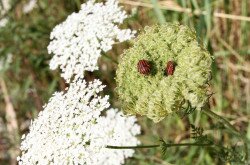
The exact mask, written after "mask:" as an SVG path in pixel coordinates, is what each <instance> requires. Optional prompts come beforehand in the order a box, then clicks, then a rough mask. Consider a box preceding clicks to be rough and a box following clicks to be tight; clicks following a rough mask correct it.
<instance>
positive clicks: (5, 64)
mask: <svg viewBox="0 0 250 165" xmlns="http://www.w3.org/2000/svg"><path fill="white" fill-rule="evenodd" d="M11 62H12V54H10V53H9V54H7V57H0V72H2V71H5V70H6V69H8V68H9V65H10V63H11Z"/></svg>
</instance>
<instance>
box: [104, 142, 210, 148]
mask: <svg viewBox="0 0 250 165" xmlns="http://www.w3.org/2000/svg"><path fill="white" fill-rule="evenodd" d="M164 145H165V146H166V147H180V146H210V145H213V144H211V143H180V144H175V143H174V144H173V143H165V144H164ZM160 146H161V145H160V144H156V145H138V146H110V145H108V146H106V148H110V149H137V148H156V147H160Z"/></svg>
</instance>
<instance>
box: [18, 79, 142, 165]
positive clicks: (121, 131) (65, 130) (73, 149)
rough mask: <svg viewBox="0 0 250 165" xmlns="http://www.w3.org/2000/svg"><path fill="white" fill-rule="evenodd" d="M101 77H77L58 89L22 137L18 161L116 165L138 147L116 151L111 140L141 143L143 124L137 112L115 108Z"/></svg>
mask: <svg viewBox="0 0 250 165" xmlns="http://www.w3.org/2000/svg"><path fill="white" fill-rule="evenodd" d="M103 88H104V85H102V84H101V82H100V81H99V80H94V81H93V82H90V83H88V84H87V83H86V82H85V81H84V80H83V79H78V80H77V81H74V82H72V83H71V84H70V87H69V88H68V89H67V91H66V92H65V93H63V92H57V93H55V94H54V95H53V97H52V98H51V99H50V100H49V103H48V104H47V105H45V106H44V110H43V111H41V112H40V113H39V115H38V118H37V119H35V120H34V121H33V122H32V123H31V126H30V132H29V133H28V134H27V135H26V136H23V142H22V143H21V151H22V155H21V156H20V157H18V161H19V164H20V165H22V164H36V165H44V164H87V165H105V164H107V165H112V164H113V165H117V164H122V163H124V159H125V158H128V157H131V156H132V154H133V152H134V151H133V150H112V149H107V148H105V147H106V146H107V145H137V144H138V143H139V141H138V140H137V139H136V138H135V135H137V134H139V133H140V127H139V126H138V125H137V124H135V122H136V119H135V118H134V117H128V118H127V117H123V115H122V113H121V112H117V110H114V109H110V110H107V112H106V115H105V116H101V113H102V112H103V111H104V110H106V109H107V108H108V107H109V103H108V96H104V97H101V96H99V93H100V92H101V91H102V90H103Z"/></svg>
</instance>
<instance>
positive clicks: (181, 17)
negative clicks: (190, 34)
mask: <svg viewBox="0 0 250 165" xmlns="http://www.w3.org/2000/svg"><path fill="white" fill-rule="evenodd" d="M4 1H6V0H0V6H1V5H3V4H4ZM9 2H10V3H11V5H10V8H9V10H8V11H7V12H3V8H1V7H0V14H1V15H0V20H2V19H6V18H7V19H8V22H7V24H6V25H5V26H2V27H0V59H1V61H2V62H1V61H0V164H1V165H5V164H16V161H15V159H16V156H17V155H18V154H19V150H18V148H19V145H20V138H21V135H22V134H25V133H27V132H28V127H29V124H30V120H31V119H34V118H35V117H36V116H37V114H38V113H39V111H41V110H42V106H43V105H44V104H45V103H46V102H47V101H48V99H49V98H50V96H51V95H52V93H53V92H55V91H58V90H64V89H65V87H66V86H67V84H65V82H64V80H63V79H62V78H60V71H59V70H57V71H51V70H50V69H49V65H48V63H49V60H50V59H51V56H52V55H48V53H47V45H48V43H49V35H50V32H51V30H52V29H53V27H54V26H55V25H57V24H58V23H60V22H62V21H63V20H65V19H66V17H67V16H68V15H69V14H70V13H72V12H75V11H78V10H79V8H80V4H81V3H84V2H85V1H82V0H37V3H36V6H35V8H34V9H33V10H32V11H29V12H23V7H24V6H25V4H27V3H28V0H10V1H9ZM120 4H121V5H123V6H124V9H125V10H126V11H127V12H128V13H129V14H130V15H131V17H130V18H129V19H127V20H126V22H125V23H124V25H123V26H124V27H129V28H131V29H135V30H139V32H140V31H141V30H142V29H143V28H144V27H145V26H147V25H152V24H156V23H163V22H165V21H168V22H177V21H178V22H180V23H181V24H185V25H188V26H190V27H192V28H194V29H195V30H196V31H197V36H198V37H199V38H200V40H201V41H203V42H204V44H205V46H206V47H207V49H208V50H209V51H210V53H211V54H212V55H213V56H214V57H215V60H214V64H213V66H212V77H213V78H212V82H211V86H210V88H211V90H212V91H213V93H214V94H213V95H212V96H211V98H210V101H209V103H210V107H211V110H213V111H215V112H216V113H217V114H220V115H222V116H224V117H225V118H227V119H228V120H229V121H230V123H231V124H233V125H234V126H235V127H236V128H237V129H238V130H240V131H241V132H243V133H244V134H245V135H246V137H247V139H248V142H249V144H250V124H249V119H250V10H249V8H250V1H249V0H161V1H157V0H120ZM1 9H2V11H1ZM129 46H130V44H129V43H128V42H127V43H122V44H117V45H115V46H114V48H113V49H112V50H111V51H109V52H108V53H107V54H105V55H104V56H102V58H101V59H100V60H99V66H100V70H99V71H95V72H93V73H86V75H87V76H86V78H87V79H88V80H92V79H94V78H99V79H101V80H102V81H103V82H104V84H106V85H107V88H106V89H105V91H104V93H105V94H109V95H110V96H111V99H110V101H111V103H112V106H113V107H118V108H119V105H120V103H119V101H118V99H117V96H116V94H115V93H114V88H115V86H116V84H115V80H114V77H115V71H116V68H117V62H118V61H119V58H120V55H121V54H122V52H123V50H124V49H127V48H128V47H129ZM138 120H139V123H140V125H141V126H142V135H141V136H140V137H139V138H140V139H141V141H142V143H145V144H152V143H157V142H158V140H159V138H163V139H164V140H166V141H168V142H174V143H182V142H187V141H190V132H191V129H190V124H194V125H195V126H198V127H202V128H203V129H204V130H205V131H204V132H205V134H209V135H212V136H213V139H214V140H215V141H216V142H218V143H221V144H223V145H224V146H225V147H227V146H233V145H238V144H240V143H241V142H240V141H239V140H238V139H237V138H235V137H233V136H232V135H231V134H229V133H228V132H227V131H226V130H225V129H224V127H223V126H221V125H219V124H218V122H217V121H214V120H211V119H210V118H208V117H207V116H205V115H204V114H202V113H201V112H194V113H192V114H190V115H188V116H186V117H183V118H181V117H179V116H178V115H173V116H171V117H167V118H166V119H165V120H163V121H161V122H160V123H157V124H154V123H153V122H152V121H150V120H149V119H147V118H146V117H139V116H138ZM191 141H192V140H191ZM220 154H222V153H218V152H217V153H216V152H215V150H213V149H212V148H209V147H206V148H204V147H181V148H169V149H168V150H167V154H166V155H165V156H164V157H162V155H161V150H160V149H159V148H158V149H140V150H137V151H136V154H135V155H134V157H133V158H131V159H129V160H127V162H126V164H129V165H160V164H162V165H168V164H178V165H182V164H185V165H191V164H192V165H210V164H211V165H212V164H238V163H233V162H231V163H229V161H227V159H226V160H225V159H223V158H222V157H221V155H220ZM223 154H224V158H225V157H226V156H228V157H230V155H229V154H228V155H226V154H227V153H223Z"/></svg>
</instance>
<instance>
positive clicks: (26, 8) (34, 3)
mask: <svg viewBox="0 0 250 165" xmlns="http://www.w3.org/2000/svg"><path fill="white" fill-rule="evenodd" d="M36 6H37V0H29V1H28V2H27V3H26V4H25V5H24V6H23V13H29V12H31V11H32V10H33V9H34V8H35V7H36Z"/></svg>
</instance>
